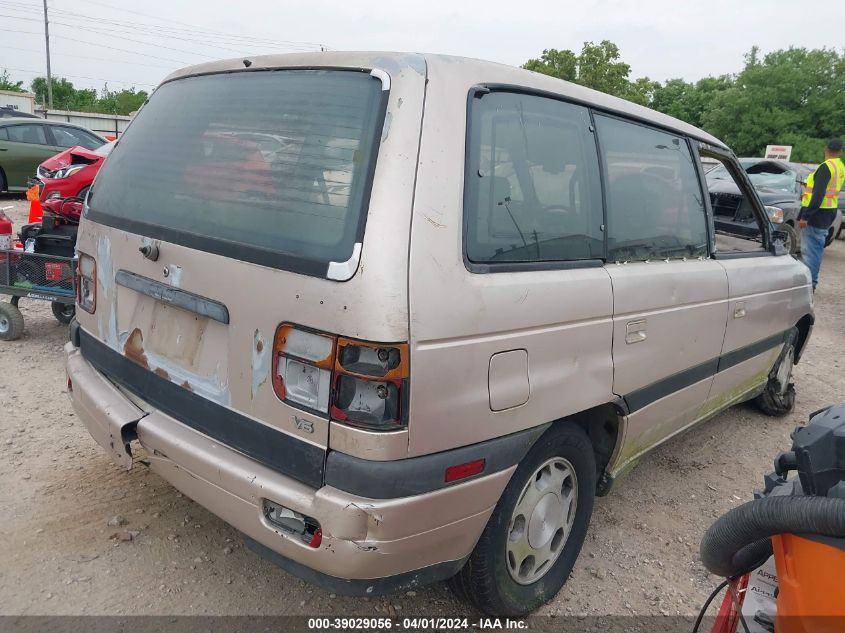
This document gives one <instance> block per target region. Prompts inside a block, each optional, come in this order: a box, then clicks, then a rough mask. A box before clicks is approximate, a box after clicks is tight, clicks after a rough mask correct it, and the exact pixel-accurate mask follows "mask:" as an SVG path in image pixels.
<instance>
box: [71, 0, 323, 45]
mask: <svg viewBox="0 0 845 633" xmlns="http://www.w3.org/2000/svg"><path fill="white" fill-rule="evenodd" d="M87 2H88V3H90V4H97V5H99V6H101V7H106V8H108V9H112V10H113V11H120V12H126V13H134V14H136V15H141V16H144V17H147V18H152V19H153V20H157V21H159V22H167V23H175V24H181V25H183V26H187V27H190V28H196V25H194V24H189V23H188V22H181V21H179V20H174V19H171V18H162V17H159V16H155V15H150V14H148V13H141V12H140V11H132V10H129V9H124V8H123V7H115V6H114V5H110V4H107V3H104V2H99V1H98V0H87ZM207 32H208V33H217V34H219V35H229V34H227V33H224V32H222V31H207ZM232 35H234V34H232ZM287 43H289V44H304V45H307V46H314V47H317V48H320V47H322V46H323V45H322V44H320V43H318V42H291V41H288V42H287Z"/></svg>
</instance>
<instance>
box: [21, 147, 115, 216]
mask: <svg viewBox="0 0 845 633" xmlns="http://www.w3.org/2000/svg"><path fill="white" fill-rule="evenodd" d="M114 143H115V142H114V141H112V142H110V143H106V144H105V145H103V146H101V147H98V148H97V149H94V150H90V149H85V148H84V147H81V146H79V145H77V146H76V147H71V148H70V149H66V150H65V151H63V152H62V153H60V154H56V155H55V156H53V157H52V158H48V159H47V160H45V161H44V162H43V163H41V164H40V165H39V166H38V178H37V179H34V181H31V183H32V184H37V185H38V187H39V196H38V197H39V199H40V200H41V201H42V202H44V201H46V200H49V199H52V198H74V197H78V198H84V197H85V195H86V194H87V193H88V189H89V188H90V187H91V183H92V182H94V176H96V175H97V172H98V171H100V167H102V165H103V161H104V160H105V159H106V156H108V155H109V153H110V152H111V150H112V147H114Z"/></svg>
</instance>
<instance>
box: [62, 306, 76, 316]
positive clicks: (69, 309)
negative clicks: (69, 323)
mask: <svg viewBox="0 0 845 633" xmlns="http://www.w3.org/2000/svg"><path fill="white" fill-rule="evenodd" d="M75 312H76V307H75V306H74V305H73V304H72V303H66V304H65V305H64V306H63V307H62V314H63V315H65V316H67V317H72V316H73V315H74V313H75Z"/></svg>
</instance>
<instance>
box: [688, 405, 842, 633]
mask: <svg viewBox="0 0 845 633" xmlns="http://www.w3.org/2000/svg"><path fill="white" fill-rule="evenodd" d="M792 440H793V443H792V450H791V451H788V452H785V453H781V454H780V455H779V456H778V457H777V459H776V460H775V471H774V472H773V473H770V474H768V475H766V477H765V484H766V487H765V490H764V491H763V492H760V493H757V494H756V495H755V497H756V498H755V499H754V501H750V502H748V503H745V504H743V505H741V506H739V507H738V508H734V509H733V510H731V511H730V512H728V513H727V514H725V515H724V516H722V517H720V518H719V519H718V520H717V521H716V522H715V523H714V524H713V525H712V526H711V527H710V529H709V530H707V533H706V534H705V535H704V538H703V539H702V541H701V560H702V562H703V563H704V566H705V567H707V569H709V570H710V571H711V572H713V573H715V574H718V575H720V576H724V577H726V578H731V579H738V578H740V577H742V576H743V575H745V574H748V573H749V572H751V571H753V570H754V569H757V568H758V567H760V566H761V565H762V564H764V563H765V562H766V561H767V560H768V559H769V558H770V557H771V556H774V561H775V567H776V569H777V601H776V602H777V613H776V614H775V618H774V625H773V626H772V625H771V622H769V621H766V622H764V623H763V624H761V622H756V621H755V626H758V627H762V629H760V628H758V630H766V631H771V630H772V629H773V630H774V633H843V632H845V404H843V405H836V406H832V407H829V408H828V409H824V410H822V411H818V412H816V413H815V414H813V415H812V416H811V419H810V423H809V424H808V425H807V426H805V427H800V428H798V429H796V430H795V432H794V433H793V434H792ZM793 471H795V472H797V475H798V476H797V477H788V475H789V473H790V472H793ZM726 600H727V599H726ZM758 613H759V612H758ZM734 630H736V629H734Z"/></svg>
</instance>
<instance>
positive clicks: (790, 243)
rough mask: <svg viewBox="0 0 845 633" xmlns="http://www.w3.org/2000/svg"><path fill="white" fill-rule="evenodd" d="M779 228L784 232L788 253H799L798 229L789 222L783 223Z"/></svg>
mask: <svg viewBox="0 0 845 633" xmlns="http://www.w3.org/2000/svg"><path fill="white" fill-rule="evenodd" d="M779 230H781V231H783V232H784V233H786V235H787V238H786V248H787V250H788V251H789V254H790V255H792V256H793V257H797V256H798V255H799V254H800V253H801V238H800V237H799V236H798V230H797V229H796V228H795V227H794V226H792V225H791V224H783V225H781V226H780V228H779Z"/></svg>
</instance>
